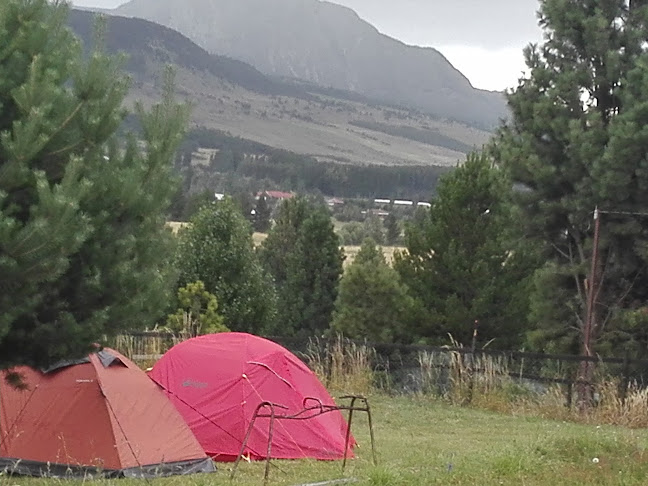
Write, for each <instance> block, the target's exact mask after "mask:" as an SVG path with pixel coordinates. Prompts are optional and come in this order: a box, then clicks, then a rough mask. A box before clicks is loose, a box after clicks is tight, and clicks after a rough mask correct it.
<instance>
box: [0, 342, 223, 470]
mask: <svg viewBox="0 0 648 486" xmlns="http://www.w3.org/2000/svg"><path fill="white" fill-rule="evenodd" d="M11 371H12V372H17V373H19V374H20V375H21V376H22V383H23V385H24V386H23V387H20V388H15V387H12V386H11V385H9V384H8V383H7V381H6V379H5V378H6V376H2V375H0V471H2V470H5V471H6V472H8V473H10V474H12V473H13V474H19V475H30V476H49V477H86V476H88V475H91V476H95V475H99V476H104V477H123V476H126V477H154V476H166V475H171V474H187V473H191V472H208V471H213V470H214V466H213V463H212V461H211V460H210V459H209V458H208V457H207V456H206V455H205V453H204V451H203V449H202V447H201V446H200V444H199V443H198V441H197V440H196V438H195V437H194V435H193V433H192V432H191V430H190V429H189V427H188V426H187V425H186V424H185V422H184V420H183V419H182V417H181V416H180V414H179V413H178V412H177V411H176V409H175V407H174V406H173V404H172V403H171V402H170V401H169V400H168V399H167V397H166V396H165V394H164V392H162V391H161V390H160V389H159V388H158V387H157V385H156V384H155V383H153V382H152V381H151V380H150V379H149V378H148V377H147V376H146V374H145V373H144V372H143V371H141V370H140V369H139V368H138V367H137V366H136V365H135V364H134V363H132V362H131V361H129V360H128V359H127V358H125V357H124V356H122V355H121V354H119V353H117V352H116V351H113V350H110V349H104V350H102V351H100V352H98V353H94V354H91V355H90V356H88V357H87V358H86V359H83V360H80V361H76V362H68V363H62V364H60V365H57V366H55V367H53V368H52V369H49V370H47V371H45V372H41V371H36V370H34V369H31V368H26V367H20V368H15V369H13V370H11ZM6 373H7V372H6V371H5V372H4V375H6Z"/></svg>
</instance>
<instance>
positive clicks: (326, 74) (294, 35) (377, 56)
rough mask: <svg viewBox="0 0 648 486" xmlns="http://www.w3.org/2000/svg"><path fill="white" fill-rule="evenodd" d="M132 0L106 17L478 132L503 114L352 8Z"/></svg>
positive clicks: (309, 2) (245, 0)
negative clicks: (131, 20)
mask: <svg viewBox="0 0 648 486" xmlns="http://www.w3.org/2000/svg"><path fill="white" fill-rule="evenodd" d="M268 5H269V4H268V2H267V1H266V0H185V1H184V2H183V8H182V9H180V10H179V9H177V8H174V7H173V4H172V2H171V0H131V1H130V2H128V3H126V4H124V5H122V6H120V7H118V8H117V9H114V10H111V11H109V13H110V14H118V15H123V16H129V17H139V18H145V19H148V20H150V21H153V22H156V23H159V24H161V25H165V26H167V27H170V28H173V29H175V30H178V31H179V32H181V33H183V34H184V35H185V36H187V37H188V38H189V39H191V40H192V41H194V42H196V43H197V44H198V45H200V46H201V47H203V48H204V49H206V50H207V51H209V52H211V53H214V54H220V55H226V56H229V57H232V58H235V59H239V60H242V61H245V62H247V63H249V64H251V65H253V66H254V67H256V68H257V69H259V70H260V71H261V72H262V73H264V74H267V75H271V76H281V77H286V78H295V79H299V80H305V81H309V82H312V83H315V84H319V85H321V86H323V87H325V88H327V87H332V88H336V89H342V90H348V91H353V92H356V93H359V94H361V95H364V96H366V97H368V98H370V99H373V100H377V101H380V102H385V103H389V104H397V105H402V106H404V107H407V108H410V109H418V110H421V111H424V112H426V113H429V114H432V115H435V116H437V117H444V118H449V119H456V120H459V121H461V122H463V123H468V124H471V125H474V126H478V127H481V128H488V129H492V128H494V127H495V126H496V125H497V124H498V123H499V121H500V119H501V118H503V117H505V116H506V115H507V108H506V104H505V99H504V96H503V95H502V94H501V93H499V92H492V91H486V90H479V89H476V88H474V87H473V86H472V84H471V83H470V81H469V80H468V79H467V78H466V76H464V75H463V74H462V73H461V72H460V71H459V70H457V69H456V68H455V67H454V66H452V64H451V63H450V62H449V61H448V59H447V58H446V57H445V56H443V54H442V53H441V52H439V51H438V50H437V49H434V48H432V47H421V46H410V45H408V44H405V43H404V42H402V41H400V40H397V39H393V38H391V37H389V36H387V35H385V34H382V33H380V31H379V30H378V29H376V28H375V27H374V26H373V25H371V24H370V23H368V22H366V21H364V20H362V19H361V18H360V16H358V14H357V13H355V12H354V11H353V10H352V9H350V8H347V7H343V6H340V5H337V4H333V3H330V2H325V1H320V0H273V2H272V7H269V6H268Z"/></svg>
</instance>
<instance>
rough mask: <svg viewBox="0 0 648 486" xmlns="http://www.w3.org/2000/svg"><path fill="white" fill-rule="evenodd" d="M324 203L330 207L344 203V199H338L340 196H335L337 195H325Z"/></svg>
mask: <svg viewBox="0 0 648 486" xmlns="http://www.w3.org/2000/svg"><path fill="white" fill-rule="evenodd" d="M326 204H327V205H328V206H330V207H333V206H340V205H342V204H344V199H340V198H337V197H327V198H326Z"/></svg>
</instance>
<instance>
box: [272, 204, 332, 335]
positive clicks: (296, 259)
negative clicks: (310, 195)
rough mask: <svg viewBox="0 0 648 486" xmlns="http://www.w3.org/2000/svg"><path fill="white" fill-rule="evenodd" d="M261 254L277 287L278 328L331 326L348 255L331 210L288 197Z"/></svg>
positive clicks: (294, 330) (311, 330)
mask: <svg viewBox="0 0 648 486" xmlns="http://www.w3.org/2000/svg"><path fill="white" fill-rule="evenodd" d="M261 258H262V261H263V262H264V265H265V266H266V268H267V269H268V271H269V272H270V274H271V275H272V277H273V279H274V282H275V285H276V288H277V294H278V297H279V320H278V323H279V326H280V327H279V328H278V332H280V333H282V334H285V335H290V334H302V335H312V334H321V333H322V332H324V331H325V330H326V329H328V328H329V325H330V322H331V314H332V312H333V308H334V305H335V299H336V297H337V288H338V282H339V279H340V275H341V274H342V261H343V259H344V257H343V253H342V250H341V248H340V242H339V240H338V237H337V235H336V234H335V231H334V229H333V222H332V221H331V215H330V213H329V211H328V209H327V208H326V207H324V206H315V205H312V204H311V203H310V202H309V201H307V200H306V199H304V198H302V197H297V198H293V199H289V200H287V201H284V203H283V204H282V205H281V207H280V208H279V212H278V215H277V219H276V224H275V226H274V227H273V228H272V230H271V231H270V233H269V234H268V238H267V239H266V240H265V241H264V242H263V245H262V249H261Z"/></svg>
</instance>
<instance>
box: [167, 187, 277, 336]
mask: <svg viewBox="0 0 648 486" xmlns="http://www.w3.org/2000/svg"><path fill="white" fill-rule="evenodd" d="M177 265H178V268H179V269H180V279H179V286H180V287H184V286H186V285H187V284H189V283H192V282H195V281H197V280H200V281H202V282H203V283H204V285H205V290H206V291H207V292H209V293H210V294H213V295H215V296H216V299H217V301H218V305H219V312H220V313H221V314H222V315H223V317H224V319H225V321H224V324H225V325H226V326H227V327H228V328H229V329H231V330H233V331H244V332H252V333H263V332H264V331H266V330H268V329H272V328H273V326H274V320H275V316H276V296H275V293H274V289H273V287H272V283H271V281H270V279H269V277H268V275H267V273H266V272H265V271H264V270H263V268H262V267H261V264H260V263H259V260H258V258H257V255H256V253H255V250H254V244H253V241H252V227H251V226H250V223H249V222H248V221H247V220H246V219H245V217H244V216H243V215H242V214H241V212H240V210H239V208H238V207H236V205H235V203H234V202H233V201H232V200H231V199H230V198H225V199H224V200H222V201H218V202H214V203H211V204H208V205H205V206H203V207H202V208H201V209H200V210H199V211H198V213H197V214H196V215H195V216H194V217H193V218H192V219H191V226H190V227H188V228H187V229H185V230H183V231H182V233H181V234H180V243H179V247H178V256H177Z"/></svg>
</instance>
